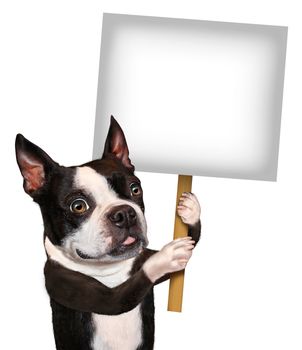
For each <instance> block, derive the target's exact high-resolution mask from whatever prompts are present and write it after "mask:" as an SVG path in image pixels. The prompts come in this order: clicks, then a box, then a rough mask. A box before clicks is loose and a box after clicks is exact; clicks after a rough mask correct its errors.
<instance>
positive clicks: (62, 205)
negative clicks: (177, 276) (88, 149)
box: [16, 119, 200, 350]
mask: <svg viewBox="0 0 302 350" xmlns="http://www.w3.org/2000/svg"><path fill="white" fill-rule="evenodd" d="M16 155H17V162H18V165H19V167H20V171H21V173H22V175H23V178H24V190H25V191H26V192H27V193H28V194H29V195H30V196H31V197H32V198H33V199H34V201H35V202H37V203H38V204H39V206H40V208H41V213H42V216H43V221H44V235H47V237H48V238H49V239H50V241H51V242H52V243H53V244H55V245H61V243H62V241H63V239H64V238H65V237H66V236H68V235H69V234H70V232H72V231H73V230H74V229H76V228H77V227H79V226H80V225H81V223H82V222H83V220H86V219H87V218H88V217H89V215H91V213H92V212H93V209H94V207H95V203H94V200H93V198H91V196H90V195H89V194H87V193H79V189H75V188H74V187H73V179H74V176H75V167H63V166H60V165H59V164H58V163H56V162H54V161H53V160H52V159H51V158H50V157H49V156H48V155H47V154H46V153H45V152H44V151H43V150H42V149H41V148H39V147H38V146H36V145H34V144H33V143H31V142H30V141H28V140H26V139H25V138H24V137H23V136H22V135H17V138H16ZM83 166H89V167H91V168H92V169H94V170H95V171H96V172H98V173H99V174H101V175H103V176H104V177H105V178H106V179H107V181H108V183H109V184H110V186H111V188H112V189H113V190H114V191H115V192H116V193H117V194H118V196H119V197H120V198H122V199H127V200H129V201H133V202H135V203H136V204H137V205H138V206H139V207H140V208H141V210H142V211H143V212H144V209H145V208H144V202H143V191H142V189H141V187H140V180H139V179H138V178H137V177H136V176H135V175H134V166H133V165H132V163H131V161H130V159H129V151H128V147H127V144H126V140H125V137H124V134H123V131H122V129H121V128H120V127H119V125H118V123H117V122H116V121H115V120H114V119H112V120H111V126H110V129H109V133H108V137H107V140H106V144H105V150H104V154H103V157H102V159H99V160H94V161H92V162H89V163H86V164H84V165H83ZM133 184H135V186H136V188H137V189H138V192H137V194H135V195H134V194H133V192H131V186H132V185H133ZM79 196H80V197H84V198H85V200H87V202H89V210H87V212H85V213H84V214H83V215H79V216H75V215H73V214H72V213H71V212H70V202H71V201H72V200H73V199H75V198H78V197H79ZM113 229H114V228H113ZM125 229H127V228H125ZM120 232H122V231H120ZM120 232H119V233H120ZM128 234H129V233H128ZM189 234H190V236H192V238H193V239H194V240H195V242H197V241H198V240H199V236H200V222H198V223H197V224H196V225H194V226H192V227H189ZM125 237H126V236H125ZM120 239H124V238H123V237H122V238H120ZM154 253H156V251H153V250H149V249H144V250H143V252H142V253H141V254H140V255H138V256H137V258H136V260H135V261H134V264H133V266H132V271H131V273H130V277H129V279H128V280H126V281H125V282H124V283H122V284H121V285H118V286H117V287H114V288H109V287H107V286H105V285H104V284H102V283H101V282H99V281H97V280H96V279H94V278H92V277H89V276H87V275H84V274H81V273H79V272H76V271H72V270H69V269H66V268H65V267H63V266H62V265H59V264H57V263H55V262H54V261H52V260H47V262H46V264H45V268H44V274H45V285H46V289H47V291H48V294H49V296H50V299H51V307H52V312H53V327H54V335H55V341H56V347H57V349H58V350H92V348H91V341H92V339H93V334H94V331H95V330H94V325H93V322H92V313H97V314H103V315H118V314H121V313H124V312H127V311H130V310H132V309H133V308H135V307H136V306H137V305H139V304H140V305H141V306H140V311H141V317H142V324H143V326H142V327H143V329H142V338H143V341H142V344H141V345H140V346H139V348H138V349H137V350H151V349H153V344H154V300H153V287H154V284H153V283H152V282H151V281H150V280H149V279H148V277H147V276H146V275H145V273H144V271H143V269H142V265H143V264H144V262H145V261H146V260H147V259H148V258H149V257H150V256H151V255H153V254H154ZM168 278H169V276H168V275H167V276H164V277H163V278H161V279H160V280H158V281H156V283H155V284H157V283H160V282H162V281H164V280H166V279H168ZM121 350H122V349H121Z"/></svg>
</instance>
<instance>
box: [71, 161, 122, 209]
mask: <svg viewBox="0 0 302 350" xmlns="http://www.w3.org/2000/svg"><path fill="white" fill-rule="evenodd" d="M74 187H75V188H77V189H80V190H83V191H84V192H86V193H89V194H90V195H92V196H93V197H94V199H95V201H96V202H97V203H99V202H103V201H104V200H113V199H116V198H117V194H116V193H115V192H114V191H113V189H112V188H111V187H110V185H109V183H108V181H107V179H106V177H105V176H103V175H101V174H99V173H98V172H96V171H95V170H94V169H92V168H91V167H89V166H82V167H77V168H76V171H75V176H74Z"/></svg>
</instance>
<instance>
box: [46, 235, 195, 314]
mask: <svg viewBox="0 0 302 350" xmlns="http://www.w3.org/2000/svg"><path fill="white" fill-rule="evenodd" d="M46 242H47V243H46ZM46 242H45V247H46V251H47V253H48V255H49V260H48V261H47V262H46V265H45V269H44V273H45V284H46V289H47V291H48V294H49V296H50V297H51V298H52V299H54V300H55V301H57V302H58V303H59V304H61V305H63V306H66V307H68V308H71V309H75V310H78V311H83V312H93V313H99V314H104V315H118V314H121V313H124V312H127V311H130V310H132V309H133V308H134V307H136V306H137V305H138V304H139V303H141V301H142V300H143V298H144V297H145V296H146V294H147V293H148V292H149V291H150V289H151V288H152V287H153V285H154V283H155V282H156V281H157V280H158V279H159V278H161V277H162V276H164V275H165V274H168V273H171V272H174V271H179V270H182V269H183V268H184V267H185V265H186V264H187V262H188V260H189V259H190V257H191V255H192V249H193V247H194V242H193V241H192V240H191V239H190V238H184V239H179V240H175V241H172V242H171V243H169V244H167V245H165V246H164V247H163V249H162V250H160V251H159V252H152V253H150V254H148V253H145V254H142V255H144V256H145V259H147V260H146V261H142V262H143V264H142V265H141V266H140V267H141V268H139V270H138V271H137V272H135V273H133V275H132V276H130V277H129V279H128V280H126V281H125V282H124V283H122V284H121V285H119V286H117V287H114V288H109V287H107V286H105V285H103V284H102V283H101V282H99V281H97V280H96V279H94V278H92V277H89V276H87V275H84V274H82V273H80V272H78V271H73V270H70V269H67V268H65V267H64V266H63V265H61V264H59V263H58V262H57V261H56V258H58V260H61V256H60V254H61V251H59V250H58V249H56V247H55V246H54V245H52V243H51V242H50V241H49V240H48V239H47V240H46ZM56 254H59V257H57V256H56ZM150 255H152V256H151V257H150ZM61 263H63V264H64V261H62V260H61Z"/></svg>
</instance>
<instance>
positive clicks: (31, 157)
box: [15, 134, 58, 196]
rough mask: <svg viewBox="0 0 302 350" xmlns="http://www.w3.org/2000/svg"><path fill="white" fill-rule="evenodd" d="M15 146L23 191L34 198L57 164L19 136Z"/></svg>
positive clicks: (38, 148)
mask: <svg viewBox="0 0 302 350" xmlns="http://www.w3.org/2000/svg"><path fill="white" fill-rule="evenodd" d="M15 146H16V158H17V163H18V165H19V168H20V171H21V174H22V176H23V179H24V182H23V187H24V190H25V192H26V193H28V194H29V195H31V196H34V194H35V193H37V191H38V190H40V189H41V188H42V187H43V186H44V184H45V182H46V177H47V175H48V174H49V173H50V172H51V170H52V169H53V168H54V167H55V166H58V164H57V163H56V162H54V161H53V160H52V159H51V158H50V157H49V155H48V154H46V153H45V152H44V151H43V150H42V149H41V148H40V147H38V146H36V145H35V144H33V143H32V142H30V141H29V140H27V139H26V138H25V137H24V136H23V135H21V134H18V135H17V137H16V143H15Z"/></svg>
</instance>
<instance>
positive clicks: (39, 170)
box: [16, 117, 148, 262]
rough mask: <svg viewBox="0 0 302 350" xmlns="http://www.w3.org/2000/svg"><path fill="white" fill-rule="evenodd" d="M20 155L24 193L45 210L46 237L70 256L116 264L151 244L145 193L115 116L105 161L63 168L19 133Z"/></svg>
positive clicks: (17, 152) (104, 155)
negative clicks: (147, 234)
mask: <svg viewBox="0 0 302 350" xmlns="http://www.w3.org/2000/svg"><path fill="white" fill-rule="evenodd" d="M16 156H17V162H18V165H19V168H20V171H21V174H22V176H23V179H24V183H23V187H24V190H25V192H26V193H28V194H29V195H30V196H31V197H32V198H33V199H34V201H35V202H37V203H38V204H39V206H40V208H41V212H42V216H43V221H44V228H45V234H46V235H47V236H48V238H49V239H50V241H51V242H52V243H53V244H55V245H57V246H60V247H61V249H63V250H64V252H65V253H66V254H67V255H69V256H70V257H71V258H73V259H77V260H82V261H85V262H90V261H91V262H113V261H118V260H124V259H127V258H130V257H134V256H136V255H137V254H138V253H139V252H140V250H141V249H142V248H143V247H145V246H146V245H147V243H148V241H147V236H146V232H147V226H146V221H145V217H144V203H143V191H142V188H141V184H140V180H139V179H138V178H137V177H136V176H135V175H134V166H133V165H132V164H131V161H130V159H129V151H128V147H127V143H126V139H125V136H124V133H123V131H122V129H121V127H120V126H119V124H118V123H117V122H116V120H115V119H114V118H113V117H112V118H111V124H110V128H109V132H108V136H107V139H106V143H105V148H104V153H103V156H102V158H101V159H98V160H94V161H91V162H89V163H86V164H83V165H81V166H72V167H64V166H60V165H59V164H58V163H56V162H55V161H53V160H52V159H51V158H50V157H49V156H48V155H47V154H46V153H45V152H44V151H43V150H42V149H41V148H39V147H38V146H36V145H34V144H33V143H31V142H30V141H28V140H27V139H25V138H24V137H23V136H22V135H20V134H19V135H17V138H16Z"/></svg>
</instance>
